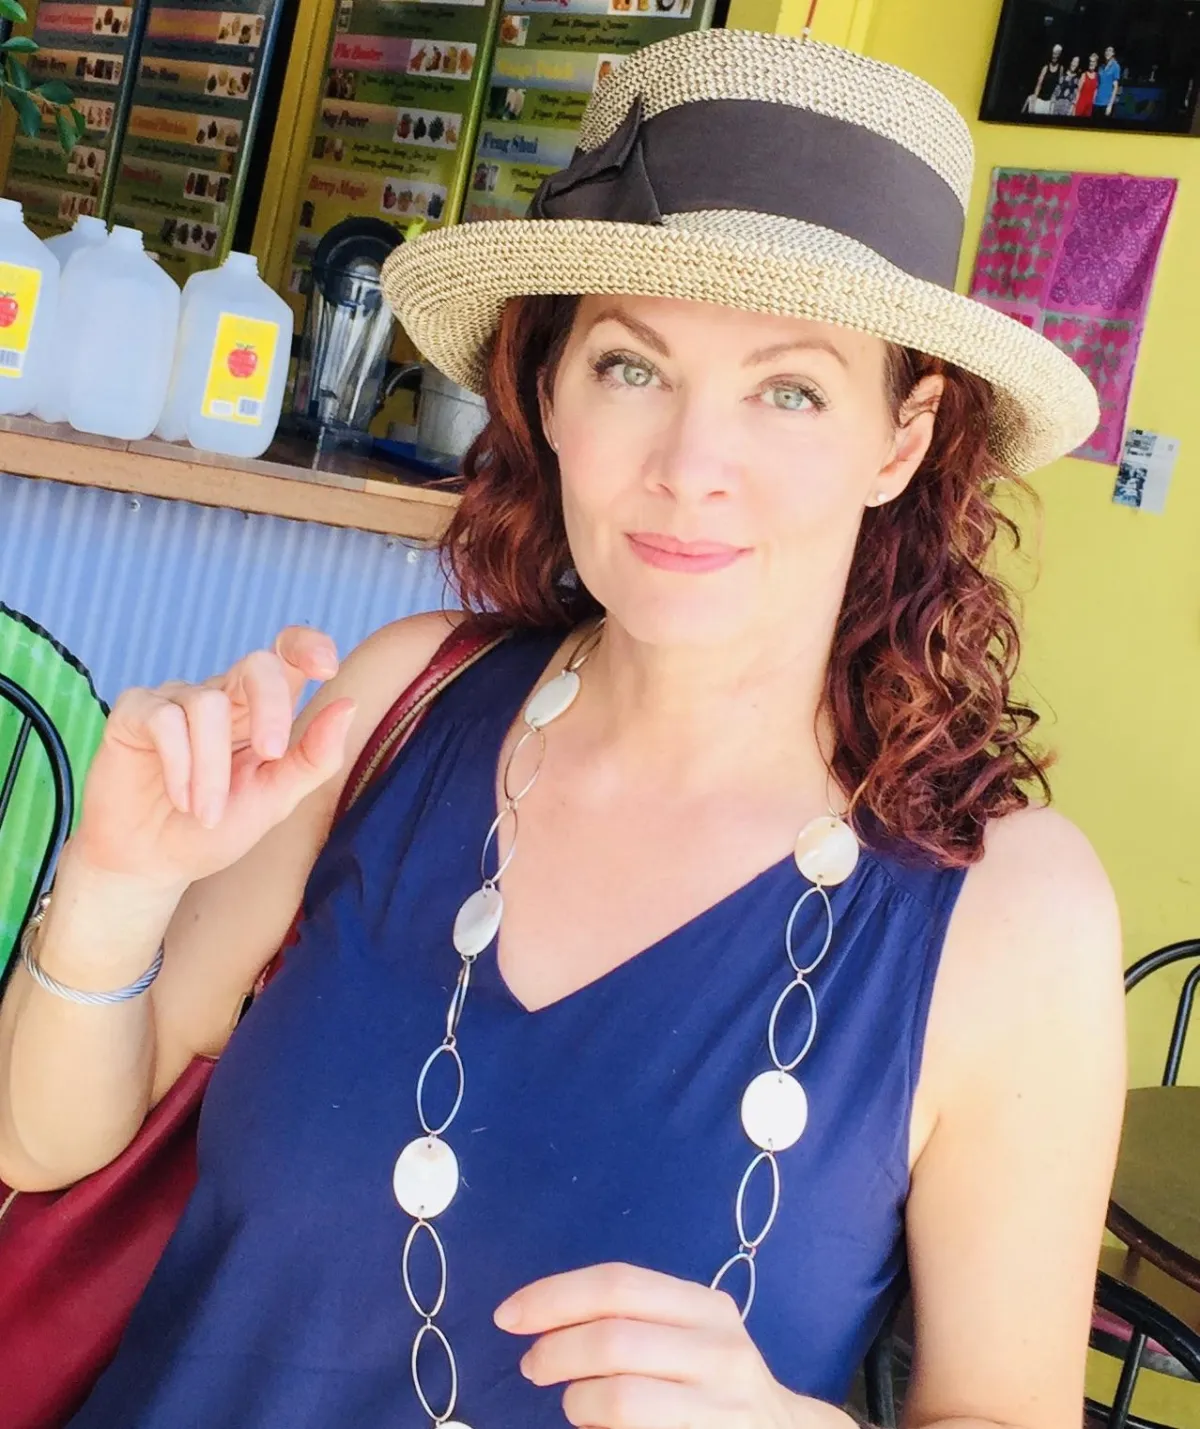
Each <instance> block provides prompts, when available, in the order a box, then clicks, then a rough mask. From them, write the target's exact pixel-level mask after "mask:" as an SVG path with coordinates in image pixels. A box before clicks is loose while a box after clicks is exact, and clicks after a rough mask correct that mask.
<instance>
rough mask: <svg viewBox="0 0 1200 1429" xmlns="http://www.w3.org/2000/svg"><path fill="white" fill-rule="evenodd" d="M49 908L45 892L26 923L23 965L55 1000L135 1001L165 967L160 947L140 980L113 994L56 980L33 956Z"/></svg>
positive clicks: (109, 1004) (103, 1004)
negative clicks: (87, 989) (84, 989)
mask: <svg viewBox="0 0 1200 1429" xmlns="http://www.w3.org/2000/svg"><path fill="white" fill-rule="evenodd" d="M49 906H50V895H49V893H43V894H42V896H41V898H39V899H38V904H37V907H36V908H35V909H34V911H33V916H32V917H31V918H30V920H29V922H28V923H26V925H25V928H24V931H23V932H22V934H21V963H22V965H23V966H24V968H25V971H26V972H27V973H28V974H29V976H30V977H31V978H32V979H33V980H34V982H36V983H37V985H38V987H41V988H45V990H46V991H47V992H52V993H53V994H54V996H55V997H61V998H63V999H64V1001H66V1002H76V1003H80V1004H81V1005H82V1006H84V1007H112V1006H114V1005H115V1004H116V1003H118V1002H132V1001H133V999H134V998H135V997H140V996H141V995H142V993H144V992H145V991H146V989H147V988H148V987H149V986H150V984H151V983H152V982H153V981H154V979H155V978H156V977H157V976H158V974H159V972H160V971H161V969H162V965H163V949H162V945H161V944H160V945H159V949H158V952H157V953H155V955H154V961H153V962H152V963H151V964H150V966H149V967H148V968H147V969H146V971H145V972H144V973H143V974H142V975H141V977H140V978H138V980H137V981H136V982H131V983H129V985H128V986H126V987H119V988H116V989H115V990H114V991H113V992H81V991H80V990H79V989H78V988H77V987H68V986H67V984H66V983H65V982H59V980H58V979H57V978H55V977H51V976H50V974H49V973H48V972H47V971H46V970H45V968H43V967H42V965H41V964H40V963H39V962H38V960H37V958H35V957H34V955H33V940H34V936H35V935H36V933H37V930H38V929H39V928H40V927H41V926H42V922H43V920H44V919H45V917H46V909H47V908H49Z"/></svg>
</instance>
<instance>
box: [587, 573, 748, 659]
mask: <svg viewBox="0 0 1200 1429" xmlns="http://www.w3.org/2000/svg"><path fill="white" fill-rule="evenodd" d="M710 579H711V578H709V577H695V576H685V577H682V578H677V580H678V588H676V589H674V590H671V589H664V588H662V587H660V588H658V589H653V588H651V589H647V587H646V583H645V582H642V581H638V582H635V583H631V584H628V585H622V586H616V585H615V583H614V584H610V583H604V585H605V588H604V589H602V590H600V591H596V590H595V587H590V588H591V589H592V590H593V593H594V594H595V595H596V598H597V600H599V601H600V603H601V605H603V607H604V609H605V610H606V611H607V612H608V616H609V619H610V620H612V621H613V622H614V623H615V624H617V625H619V626H620V627H621V629H622V630H624V631H625V632H626V633H627V634H628V635H629V636H630V638H631V639H633V640H636V641H638V642H639V643H640V644H644V645H660V646H706V645H711V646H720V645H728V644H731V643H733V642H734V641H746V640H749V641H753V640H754V639H755V632H756V630H757V629H759V627H760V626H761V625H762V624H763V622H762V620H761V618H760V617H757V618H756V614H755V609H754V607H753V605H752V603H751V602H750V601H749V600H748V599H746V598H745V592H739V591H736V590H734V589H732V588H731V586H730V584H728V583H726V584H724V585H722V583H721V582H719V581H717V580H712V581H711V584H709V585H708V588H707V589H705V588H704V586H705V584H706V583H707V582H709V581H710ZM655 584H657V582H655ZM688 587H694V588H693V589H689V588H688Z"/></svg>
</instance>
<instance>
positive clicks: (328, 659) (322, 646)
mask: <svg viewBox="0 0 1200 1429" xmlns="http://www.w3.org/2000/svg"><path fill="white" fill-rule="evenodd" d="M273 649H274V653H275V654H276V655H277V656H278V657H279V659H280V660H281V661H282V662H283V665H284V667H285V673H286V675H287V678H288V683H289V685H290V686H291V688H292V690H293V696H292V699H293V702H294V701H295V700H296V699H297V698H298V697H299V694H300V691H301V690H302V689H303V688H304V686H305V685H306V684H307V683H308V681H309V680H322V681H324V680H332V679H333V677H334V676H335V675H336V674H337V672H338V654H337V646H336V645H335V644H334V643H333V641H332V640H331V639H330V637H329V636H328V635H326V634H324V633H323V632H322V631H320V630H314V629H313V628H312V627H311V626H308V625H289V626H287V627H286V628H285V629H283V630H281V631H280V632H279V634H278V635H277V636H276V637H275V644H274V647H273Z"/></svg>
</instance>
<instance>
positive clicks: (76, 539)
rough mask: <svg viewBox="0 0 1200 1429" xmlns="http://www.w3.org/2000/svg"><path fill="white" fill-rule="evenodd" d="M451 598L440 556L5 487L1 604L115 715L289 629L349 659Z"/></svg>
mask: <svg viewBox="0 0 1200 1429" xmlns="http://www.w3.org/2000/svg"><path fill="white" fill-rule="evenodd" d="M2 453H3V445H2V443H0V460H2V459H3V455H2ZM444 599H446V595H445V587H444V583H443V581H442V578H441V575H440V573H439V571H438V568H437V561H436V558H435V557H434V555H433V554H432V553H431V552H428V551H424V550H419V549H417V548H415V547H412V546H408V545H407V544H406V543H405V542H403V541H400V540H397V539H396V538H394V537H390V536H379V535H374V534H371V533H368V532H365V531H351V530H344V529H339V528H336V527H331V526H320V525H317V524H315V523H311V522H304V521H285V520H281V519H279V518H277V517H273V516H252V515H246V514H244V513H242V512H240V511H229V510H222V509H216V508H213V507H207V506H196V505H192V504H191V503H189V502H185V501H160V500H156V499H154V498H151V497H144V496H143V497H130V496H124V495H121V494H119V493H116V492H111V491H101V490H98V489H95V488H91V487H79V486H66V485H63V484H60V483H58V482H52V481H40V480H33V479H29V478H25V477H14V476H6V475H3V474H0V601H3V602H4V604H5V605H8V606H11V607H13V608H14V609H16V610H19V611H21V612H22V613H23V614H25V615H27V616H29V617H31V618H32V619H33V620H35V621H36V622H37V623H38V624H39V625H41V626H43V627H45V629H46V630H48V631H49V632H50V634H51V635H52V636H53V637H54V638H55V639H56V640H58V641H60V642H61V643H62V644H64V645H65V646H66V647H67V648H68V649H69V650H70V651H71V652H72V653H73V654H74V655H76V656H77V657H78V658H79V660H80V661H82V663H83V664H84V665H85V666H86V667H87V669H88V670H89V671H90V672H91V675H92V678H93V680H94V682H95V684H96V688H97V690H98V692H99V694H100V696H101V698H102V699H104V700H105V701H107V702H109V703H111V702H112V700H113V699H114V698H115V697H116V695H117V694H118V693H119V692H120V691H121V690H123V689H125V688H126V687H127V686H129V685H131V684H138V685H146V684H158V683H159V682H161V681H162V680H166V679H188V680H195V679H201V678H204V677H206V676H208V675H210V674H212V673H213V672H214V671H217V670H222V669H224V668H225V667H226V666H227V665H229V664H230V663H231V662H232V661H233V660H235V659H237V657H238V656H239V655H241V654H243V653H245V652H246V651H247V650H252V649H255V648H257V647H258V646H260V645H263V644H269V643H270V641H271V639H272V637H273V636H274V634H275V633H276V631H277V630H278V629H279V628H280V626H283V625H287V624H291V623H297V622H298V623H303V624H307V625H316V626H319V627H320V628H321V629H323V630H325V631H328V633H329V634H330V635H332V636H333V637H334V639H335V640H336V641H337V642H338V647H339V649H341V650H348V649H350V648H352V647H353V646H354V645H356V644H357V643H358V642H359V641H360V640H362V638H363V637H364V636H366V635H368V634H370V632H371V631H372V630H377V629H378V628H379V627H380V626H381V625H385V624H386V623H387V622H388V621H389V620H395V619H397V618H398V617H400V616H403V615H411V614H414V613H415V612H417V611H423V610H433V609H436V608H437V607H438V606H440V605H441V604H442V603H443V601H444Z"/></svg>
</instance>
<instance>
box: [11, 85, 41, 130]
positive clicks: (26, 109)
mask: <svg viewBox="0 0 1200 1429" xmlns="http://www.w3.org/2000/svg"><path fill="white" fill-rule="evenodd" d="M8 98H9V101H10V103H11V104H12V106H13V108H14V109H15V110H16V111H17V121H18V123H19V124H20V126H21V133H22V134H24V135H26V136H27V137H28V138H30V139H36V138H37V137H38V135H39V134H40V133H41V132H42V111H41V110H40V109H39V108H38V107H37V105H36V104H35V103H34V102H33V100H32V99H30V97H29V96H28V95H27V94H23V93H22V92H21V91H20V90H19V89H9V91H8Z"/></svg>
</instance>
